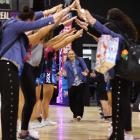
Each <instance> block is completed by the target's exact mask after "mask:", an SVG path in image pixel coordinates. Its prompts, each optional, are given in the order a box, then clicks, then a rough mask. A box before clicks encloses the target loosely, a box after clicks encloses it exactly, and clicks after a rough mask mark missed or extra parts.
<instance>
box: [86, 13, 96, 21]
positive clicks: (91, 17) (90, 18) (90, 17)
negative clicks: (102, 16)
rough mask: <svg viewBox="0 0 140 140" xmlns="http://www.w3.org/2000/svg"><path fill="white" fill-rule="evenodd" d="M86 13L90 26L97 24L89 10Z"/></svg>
mask: <svg viewBox="0 0 140 140" xmlns="http://www.w3.org/2000/svg"><path fill="white" fill-rule="evenodd" d="M85 13H86V19H87V22H88V23H89V24H95V22H96V19H95V18H94V17H93V16H92V15H91V14H90V12H89V11H88V10H86V11H85Z"/></svg>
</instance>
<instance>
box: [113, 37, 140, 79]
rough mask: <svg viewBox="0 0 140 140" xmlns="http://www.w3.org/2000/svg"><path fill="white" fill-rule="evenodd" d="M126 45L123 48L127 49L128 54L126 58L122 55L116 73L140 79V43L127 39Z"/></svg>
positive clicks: (126, 77)
mask: <svg viewBox="0 0 140 140" xmlns="http://www.w3.org/2000/svg"><path fill="white" fill-rule="evenodd" d="M125 46H126V48H124V49H123V50H122V52H123V51H124V50H127V52H128V54H127V55H126V56H125V58H124V57H123V54H122V56H121V57H120V60H119V61H118V62H117V63H116V67H115V71H116V74H117V75H119V76H120V77H122V78H125V79H126V80H131V81H140V45H138V44H136V43H134V42H133V41H127V40H125Z"/></svg>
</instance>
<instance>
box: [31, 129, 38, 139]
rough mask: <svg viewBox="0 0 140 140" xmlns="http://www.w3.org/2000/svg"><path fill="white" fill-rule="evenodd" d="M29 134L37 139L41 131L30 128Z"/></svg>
mask: <svg viewBox="0 0 140 140" xmlns="http://www.w3.org/2000/svg"><path fill="white" fill-rule="evenodd" d="M29 134H30V136H31V137H33V138H35V139H39V132H38V131H35V130H29Z"/></svg>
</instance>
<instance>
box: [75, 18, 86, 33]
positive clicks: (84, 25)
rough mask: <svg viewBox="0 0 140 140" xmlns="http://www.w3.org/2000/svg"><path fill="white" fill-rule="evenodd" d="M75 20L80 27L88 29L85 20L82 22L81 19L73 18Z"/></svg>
mask: <svg viewBox="0 0 140 140" xmlns="http://www.w3.org/2000/svg"><path fill="white" fill-rule="evenodd" d="M75 21H76V23H77V24H78V25H79V26H80V27H81V28H82V29H84V30H86V31H87V30H88V27H87V26H88V23H86V22H83V21H81V20H79V19H76V20H75Z"/></svg>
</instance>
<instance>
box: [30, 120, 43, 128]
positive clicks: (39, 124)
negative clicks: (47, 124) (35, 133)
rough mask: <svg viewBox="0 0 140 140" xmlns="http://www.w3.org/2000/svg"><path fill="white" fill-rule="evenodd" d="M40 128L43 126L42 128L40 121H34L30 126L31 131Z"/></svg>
mask: <svg viewBox="0 0 140 140" xmlns="http://www.w3.org/2000/svg"><path fill="white" fill-rule="evenodd" d="M40 127H42V126H41V123H40V122H39V121H38V120H35V121H32V122H30V124H29V128H30V129H35V128H40Z"/></svg>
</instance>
